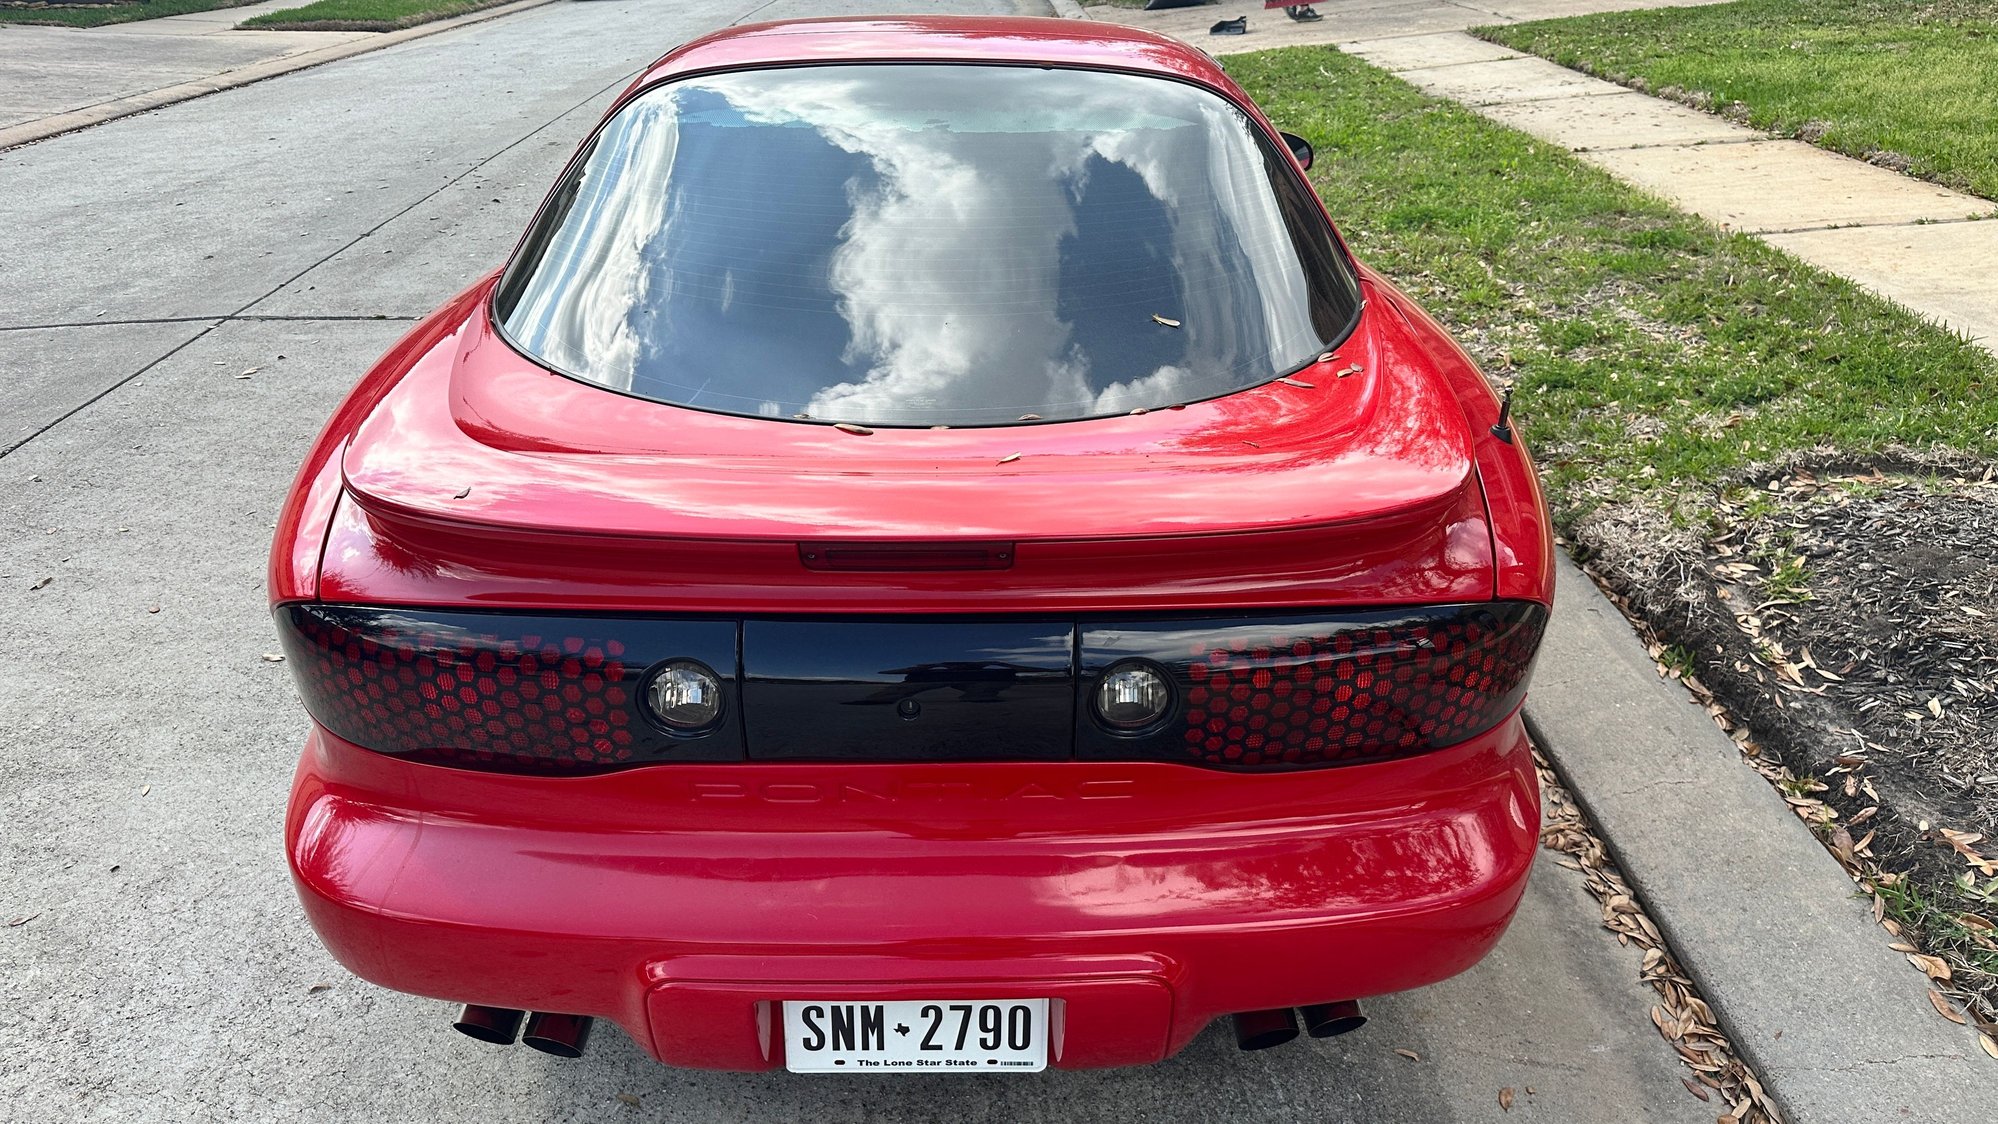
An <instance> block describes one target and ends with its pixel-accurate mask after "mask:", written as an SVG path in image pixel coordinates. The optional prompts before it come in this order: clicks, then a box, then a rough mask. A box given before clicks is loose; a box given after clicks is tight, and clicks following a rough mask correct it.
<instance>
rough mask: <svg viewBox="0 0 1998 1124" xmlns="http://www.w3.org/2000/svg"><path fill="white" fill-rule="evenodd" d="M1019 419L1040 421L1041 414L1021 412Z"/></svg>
mask: <svg viewBox="0 0 1998 1124" xmlns="http://www.w3.org/2000/svg"><path fill="white" fill-rule="evenodd" d="M1020 420H1021V421H1040V420H1041V416H1040V415H1039V414H1021V415H1020Z"/></svg>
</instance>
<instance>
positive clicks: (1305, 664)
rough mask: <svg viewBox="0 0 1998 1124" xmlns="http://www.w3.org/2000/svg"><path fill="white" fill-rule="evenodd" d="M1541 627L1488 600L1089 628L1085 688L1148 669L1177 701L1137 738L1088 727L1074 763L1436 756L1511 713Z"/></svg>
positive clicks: (1526, 613)
mask: <svg viewBox="0 0 1998 1124" xmlns="http://www.w3.org/2000/svg"><path fill="white" fill-rule="evenodd" d="M1546 624H1547V610H1546V609H1545V608H1543V607H1542V606H1539V605H1536V604H1531V603H1526V602H1492V603H1485V604H1473V605H1448V606H1438V607H1434V608H1423V609H1398V610H1389V611H1384V612H1373V613H1359V614H1352V615H1346V614H1342V615H1340V616H1339V617H1335V618H1330V619H1327V618H1317V619H1312V618H1302V619H1288V620H1258V619H1255V618H1234V619H1228V620H1200V621H1177V622H1170V623H1156V624H1140V625H1117V626H1090V625H1085V626H1084V630H1083V634H1082V641H1081V651H1082V658H1083V665H1084V666H1083V683H1084V686H1085V688H1087V687H1088V686H1089V685H1091V684H1093V683H1094V682H1096V681H1097V679H1098V677H1099V676H1101V675H1102V673H1103V672H1104V670H1105V669H1114V668H1115V667H1116V666H1118V665H1123V664H1126V663H1128V661H1130V660H1132V659H1147V660H1151V661H1153V662H1154V663H1156V664H1158V665H1160V666H1163V667H1165V668H1167V669H1169V670H1170V671H1171V672H1172V673H1173V674H1174V675H1175V676H1176V677H1177V679H1178V691H1179V695H1180V697H1181V698H1182V699H1183V700H1185V701H1184V704H1183V707H1182V710H1181V712H1180V713H1179V714H1178V715H1177V716H1175V717H1174V718H1173V719H1171V720H1169V721H1167V722H1165V723H1164V725H1163V726H1161V727H1159V728H1158V729H1157V730H1156V731H1154V732H1152V733H1149V734H1148V735H1146V736H1145V737H1142V738H1138V739H1129V738H1121V739H1120V738H1112V737H1108V736H1105V735H1104V734H1102V733H1101V732H1098V731H1093V730H1091V729H1090V728H1089V727H1087V726H1084V727H1082V728H1081V729H1080V730H1079V736H1078V739H1077V747H1076V748H1077V756H1079V757H1089V758H1098V759H1101V758H1120V759H1129V758H1133V757H1137V758H1143V759H1149V760H1158V759H1164V760H1177V761H1186V762H1190V763H1194V764H1200V765H1207V766H1212V767H1217V768H1224V769H1283V768H1308V767H1314V766H1325V765H1354V764H1360V763H1363V762H1368V761H1381V760H1386V759H1390V758H1395V757H1407V756H1410V755H1412V754H1417V753H1423V752H1426V751H1428V750H1432V749H1441V748H1444V747H1445V746H1450V745H1455V744H1457V743H1458V742H1461V741H1464V740H1466V739H1469V738H1472V737H1475V736H1476V735H1478V734H1481V733H1484V732H1485V731H1486V730H1489V729H1491V728H1492V727H1493V726H1496V725H1498V724H1499V723H1500V722H1501V721H1503V720H1504V719H1505V718H1506V716H1507V715H1509V714H1511V713H1512V712H1513V710H1514V709H1515V708H1517V707H1518V706H1519V704H1520V702H1521V700H1523V699H1524V698H1525V697H1526V683H1527V676H1528V673H1529V671H1530V670H1531V668H1532V664H1533V656H1534V653H1535V652H1536V651H1537V650H1538V649H1539V647H1540V635H1541V632H1542V631H1543V630H1544V629H1545V627H1546ZM1092 734H1093V735H1094V736H1093V737H1092V736H1091V735H1092Z"/></svg>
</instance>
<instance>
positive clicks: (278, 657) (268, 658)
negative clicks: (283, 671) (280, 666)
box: [264, 652, 284, 663]
mask: <svg viewBox="0 0 1998 1124" xmlns="http://www.w3.org/2000/svg"><path fill="white" fill-rule="evenodd" d="M264 662H265V663H283V662H284V653H283V652H265V653H264Z"/></svg>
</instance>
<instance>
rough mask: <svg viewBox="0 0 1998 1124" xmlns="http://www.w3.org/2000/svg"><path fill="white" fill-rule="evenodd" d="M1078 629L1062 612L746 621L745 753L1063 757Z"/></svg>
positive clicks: (824, 757)
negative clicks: (1033, 616) (1050, 616)
mask: <svg viewBox="0 0 1998 1124" xmlns="http://www.w3.org/2000/svg"><path fill="white" fill-rule="evenodd" d="M1074 639H1075V630H1074V626H1073V625H1072V624H1070V623H1067V622H1061V621H1039V622H1036V621H1021V620H1018V619H1015V618H1010V617H1009V618H1003V619H987V620H977V621H951V622H949V623H948V624H939V623H935V622H911V621H891V622H879V621H770V620H751V621H747V622H745V623H744V625H743V630H742V676H743V687H742V694H743V724H744V733H745V735H746V741H747V744H748V748H749V756H750V758H751V759H752V760H755V759H771V760H818V761H838V760H862V761H918V760H920V761H979V760H1002V759H1003V760H1011V761H1021V760H1047V761H1058V760H1067V759H1068V758H1069V757H1070V756H1071V746H1070V740H1071V732H1072V730H1073V728H1074V722H1075V707H1074V695H1075V688H1074V673H1073V667H1074V659H1073V653H1074ZM995 735H998V736H995Z"/></svg>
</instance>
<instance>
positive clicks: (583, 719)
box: [277, 604, 742, 772]
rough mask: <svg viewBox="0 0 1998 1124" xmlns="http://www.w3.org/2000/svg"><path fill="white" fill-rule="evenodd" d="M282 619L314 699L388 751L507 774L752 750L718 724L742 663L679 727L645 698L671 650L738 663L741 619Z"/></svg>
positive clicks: (354, 737)
mask: <svg viewBox="0 0 1998 1124" xmlns="http://www.w3.org/2000/svg"><path fill="white" fill-rule="evenodd" d="M277 619H278V625H279V633H280V634H281V637H282V639H283V642H284V647H285V652H286V654H287V655H288V656H289V657H290V659H289V662H290V664H291V667H292V673H293V675H294V676H295V677H296V679H297V680H298V687H299V692H300V694H302V695H303V696H304V698H305V707H306V709H307V710H309V711H311V712H312V715H313V717H315V718H317V719H318V720H319V722H320V723H321V724H322V725H324V726H325V727H326V728H327V729H328V730H331V731H332V732H333V733H335V734H337V735H339V736H340V737H342V738H345V739H346V740H348V741H351V742H353V743H355V744H356V745H361V746H366V747H367V748H369V749H372V750H376V751H377V752H381V753H390V754H395V755H398V756H404V757H409V758H413V759H415V760H419V761H428V762H433V763H439V764H452V765H465V766H471V767H473V768H481V769H492V770H502V771H508V772H586V771H595V770H598V769H603V768H610V767H617V766H622V765H637V764H645V763H647V762H652V761H666V760H733V759H736V758H740V757H741V756H742V750H741V736H740V734H739V732H738V727H737V726H736V725H735V724H733V723H729V722H722V721H718V719H719V718H720V717H721V715H722V714H723V713H724V712H726V711H727V710H729V709H731V706H732V704H731V701H730V698H731V696H732V695H733V694H734V690H735V681H734V678H733V675H732V674H731V675H730V676H729V677H728V678H727V679H725V680H719V681H716V682H715V689H716V692H718V693H717V694H716V695H715V697H711V698H708V699H707V700H706V702H705V704H704V705H709V706H712V707H713V708H714V710H713V714H712V715H711V717H710V719H708V720H706V721H705V724H704V723H695V724H694V727H693V728H691V729H689V730H687V731H680V730H672V731H670V732H669V730H668V729H666V728H662V727H661V726H659V725H655V724H654V722H653V721H652V720H650V716H649V715H648V713H647V711H646V710H644V709H642V708H643V706H644V702H643V698H644V694H643V692H644V690H645V688H646V687H648V686H650V685H651V684H652V683H653V682H655V681H656V679H657V678H658V674H657V673H654V674H653V676H652V677H651V678H650V679H648V675H647V670H648V668H652V667H654V666H655V665H661V664H662V661H667V662H664V665H663V666H662V667H661V669H660V670H661V671H667V670H671V669H675V668H685V667H687V666H692V667H696V668H702V667H703V665H705V666H707V667H714V666H720V667H725V668H728V669H730V671H731V672H733V670H734V668H735V664H736V654H735V641H736V627H735V622H733V621H663V620H653V619H637V620H634V619H616V618H606V617H573V616H562V617H551V616H535V615H527V614H511V613H509V614H499V613H456V612H440V611H434V610H427V609H371V608H360V607H355V606H341V605H306V604H297V605H287V606H284V607H282V608H280V609H279V610H278V614H277ZM703 670H704V668H703ZM693 709H694V710H700V709H701V707H700V706H696V707H694V708H693Z"/></svg>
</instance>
